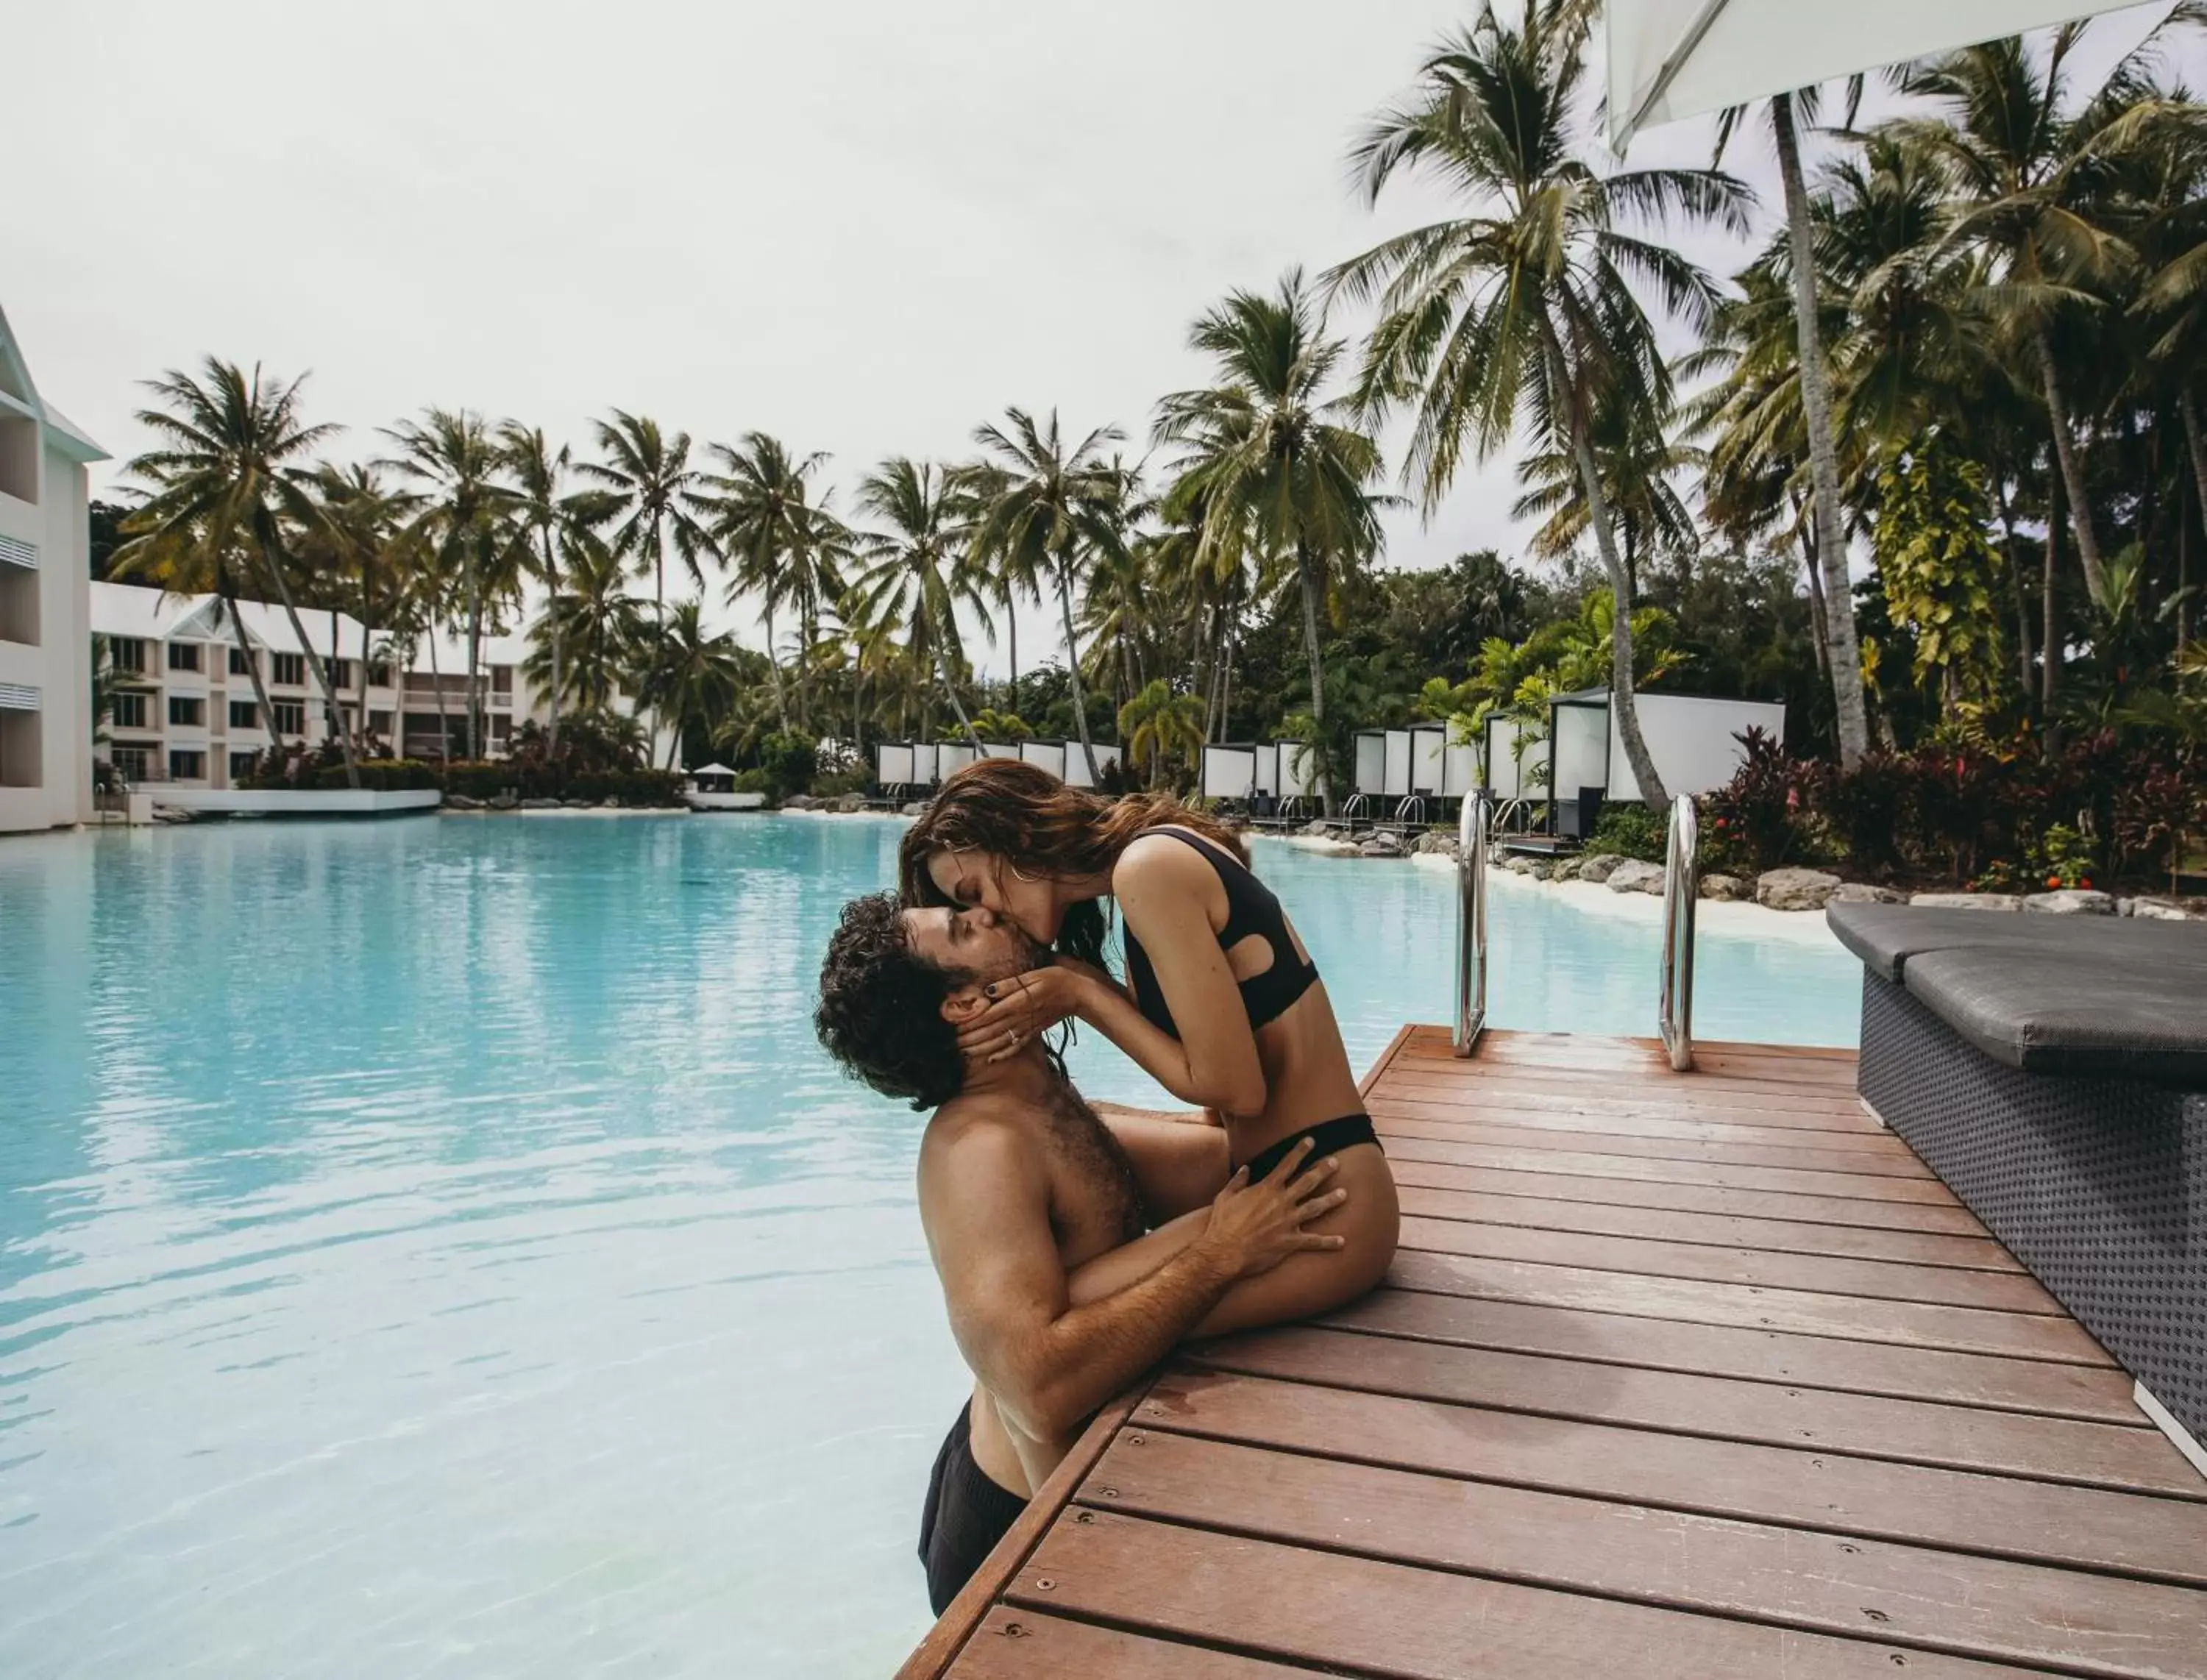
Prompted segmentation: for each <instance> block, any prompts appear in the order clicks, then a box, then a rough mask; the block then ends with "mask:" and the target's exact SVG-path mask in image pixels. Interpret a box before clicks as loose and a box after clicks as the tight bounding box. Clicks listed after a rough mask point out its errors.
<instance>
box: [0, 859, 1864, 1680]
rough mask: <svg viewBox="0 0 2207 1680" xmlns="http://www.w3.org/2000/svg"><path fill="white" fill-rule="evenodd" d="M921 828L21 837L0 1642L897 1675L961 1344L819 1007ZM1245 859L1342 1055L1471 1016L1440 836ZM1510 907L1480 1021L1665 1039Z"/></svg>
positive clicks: (1087, 1065) (1742, 973)
mask: <svg viewBox="0 0 2207 1680" xmlns="http://www.w3.org/2000/svg"><path fill="white" fill-rule="evenodd" d="M898 832H899V831H898V829H897V828H896V827H895V826H894V825H893V824H890V823H888V822H872V821H863V822H862V821H840V822H838V821H812V820H804V819H796V818H792V819H785V820H769V819H757V818H751V819H745V818H740V817H737V818H666V819H645V820H625V821H618V822H615V821H601V820H591V819H580V818H577V819H571V820H565V821H553V820H532V821H512V820H468V819H458V818H453V819H416V820H411V821H400V822H388V823H383V824H376V825H369V826H344V825H324V824H315V825H278V824H270V823H235V824H230V825H224V826H212V825H203V826H199V827H194V828H187V829H182V830H177V831H160V832H138V833H130V834H80V835H56V836H49V837H40V838H36V839H29V840H13V841H9V842H6V843H4V844H0V1675H5V1676H8V1677H11V1680H13V1677H23V1680H31V1677H45V1676H93V1675H97V1676H100V1677H103V1680H106V1677H114V1676H136V1675H141V1674H152V1673H156V1672H181V1671H186V1670H188V1669H193V1668H197V1669H199V1670H200V1671H204V1672H206V1673H209V1674H214V1675H220V1676H224V1677H230V1676H257V1675H276V1674H284V1675H293V1674H313V1675H332V1676H334V1675H347V1676H350V1675H358V1676H363V1677H365V1676H374V1677H377V1680H386V1677H392V1676H399V1675H449V1676H467V1677H482V1676H493V1675H495V1676H510V1675H544V1676H553V1675H559V1676H565V1675H579V1674H595V1673H599V1672H609V1673H631V1674H637V1675H652V1676H661V1675H673V1674H683V1673H690V1672H699V1673H704V1672H710V1673H713V1674H715V1675H727V1674H738V1673H740V1674H745V1675H749V1674H759V1675H772V1676H776V1677H780V1676H791V1677H830V1676H834V1677H841V1676H845V1675H854V1674H860V1673H885V1672H887V1671H889V1670H890V1669H891V1668H893V1667H894V1664H895V1662H896V1660H897V1659H898V1658H899V1657H900V1655H901V1653H902V1652H903V1650H904V1649H905V1648H906V1647H907V1646H908V1645H909V1643H910V1642H911V1641H912V1640H913V1639H914V1638H915V1637H916V1636H917V1635H918V1633H919V1632H920V1631H921V1630H922V1629H924V1626H925V1625H926V1623H927V1620H928V1616H927V1610H926V1605H925V1603H924V1596H923V1593H922V1588H921V1583H920V1579H919V1573H918V1566H917V1563H916V1562H915V1561H914V1559H913V1557H912V1545H913V1541H914V1538H915V1534H916V1530H917V1527H918V1507H919V1497H920V1493H921V1491H922V1486H923V1483H924V1478H925V1474H926V1470H927V1467H928V1464H929V1462H930V1460H931V1458H932V1456H933V1453H934V1450H935V1447H936V1444H937V1441H938V1440H939V1438H940V1436H941V1432H942V1429H943V1428H944V1427H945V1426H947V1425H948V1422H949V1420H950V1418H951V1416H952V1414H954V1411H955V1409H956V1408H957V1406H958V1404H959V1402H960V1397H961V1396H962V1394H963V1392H964V1390H965V1387H966V1378H965V1376H964V1373H963V1372H962V1370H961V1369H960V1366H959V1364H958V1360H957V1356H956V1353H955V1350H954V1348H953V1347H952V1345H951V1342H950V1339H949V1336H948V1330H947V1329H946V1328H945V1326H944V1324H943V1320H942V1305H941V1298H940V1296H939V1294H937V1292H936V1287H935V1282H934V1277H933V1275H932V1273H931V1271H930V1269H929V1267H928V1264H927V1259H926V1253H925V1250H924V1245H923V1243H922V1241H921V1237H920V1233H919V1228H918V1219H917V1217H916V1215H915V1214H914V1212H913V1211H912V1193H911V1168H912V1149H913V1145H914V1140H915V1139H916V1137H917V1135H918V1125H919V1120H918V1116H916V1115H912V1114H911V1113H910V1112H909V1111H908V1110H906V1109H902V1108H900V1107H899V1106H897V1105H894V1104H891V1103H886V1102H883V1101H881V1100H879V1099H876V1098H875V1097H871V1096H870V1094H868V1093H866V1092H864V1091H862V1090H860V1089H859V1088H858V1087H855V1086H852V1085H848V1084H846V1083H845V1082H844V1081H842V1080H841V1079H839V1078H838V1077H837V1076H836V1075H835V1073H834V1072H833V1070H832V1069H831V1068H830V1067H828V1065H827V1064H826V1062H825V1061H824V1059H823V1058H822V1056H821V1055H820V1053H819V1052H818V1050H817V1049H816V1046H815V1045H814V1043H813V1041H812V1037H811V1031H810V1019H809V1014H810V995H811V991H812V987H813V983H814V980H815V977H816V972H817V966H818V961H819V954H820V952H821V949H822V945H823V943H824V941H825V939H826V936H827V932H828V929H829V928H830V927H831V926H832V925H833V922H834V913H835V911H836V909H837V907H838V906H840V903H841V901H842V900H843V899H845V898H846V897H847V896H848V895H849V894H852V893H853V892H857V891H860V890H865V889H868V888H872V887H875V886H877V885H880V884H883V883H885V882H888V880H889V879H890V878H891V875H892V863H893V858H894V846H895V840H896V836H897V834H898ZM1259 868H1260V869H1261V870H1262V871H1263V872H1264V873H1265V876H1266V877H1267V878H1268V879H1269V880H1271V881H1272V882H1273V883H1274V884H1275V885H1276V887H1277V888H1278V889H1279V890H1280V891H1281V893H1282V894H1283V897H1284V898H1285V899H1286V900H1287V902H1288V905H1289V910H1290V912H1291V913H1292V914H1293V915H1294V916H1295V919H1296V922H1297V924H1298V927H1299V929H1300V930H1301V932H1302V933H1303V935H1304V937H1305V939H1306V940H1307V942H1308V943H1309V945H1310V946H1311V947H1312V948H1313V954H1314V955H1315V956H1316V958H1317V959H1318V960H1319V964H1320V966H1321V967H1322V968H1323V969H1324V970H1325V972H1326V973H1327V975H1328V977H1329V984H1330V989H1331V991H1332V993H1333V995H1334V998H1335V1001H1336V1006H1337V1009H1338V1010H1339V1012H1340V1013H1341V1016H1342V1019H1343V1030H1344V1032H1345V1033H1346V1035H1347V1036H1348V1037H1349V1043H1350V1050H1351V1053H1352V1055H1353V1056H1354V1057H1355V1060H1356V1061H1357V1062H1358V1063H1359V1065H1360V1066H1361V1065H1362V1064H1363V1063H1365V1062H1367V1061H1369V1060H1370V1058H1371V1057H1372V1056H1373V1055H1374V1054H1376V1052H1377V1051H1378V1050H1379V1049H1380V1048H1381V1047H1382V1046H1383V1045H1384V1044H1385V1042H1386V1040H1387V1038H1388V1037H1390V1036H1391V1034H1392V1032H1393V1031H1394V1029H1395V1027H1396V1026H1397V1025H1398V1024H1399V1023H1400V1022H1401V1021H1402V1020H1403V1019H1406V1018H1408V1017H1410V1016H1416V1017H1419V1018H1421V1019H1441V1018H1443V1017H1444V1015H1445V1014H1446V1013H1447V1010H1448V1007H1449V1002H1448V998H1449V993H1448V985H1449V975H1450V945H1449V942H1450V917H1451V916H1452V913H1453V909H1452V905H1453V900H1452V897H1451V894H1450V882H1449V877H1448V876H1446V875H1445V874H1444V873H1443V872H1439V871H1429V870H1420V869H1416V868H1414V867H1412V866H1410V865H1407V864H1403V865H1393V864H1385V865H1362V864H1358V865H1343V864H1337V863H1334V862H1331V861H1330V860H1325V859H1318V858H1309V857H1307V856H1305V855H1303V854H1301V853H1299V852H1291V851H1289V850H1287V849H1285V848H1280V847H1267V848H1265V849H1264V850H1263V851H1262V852H1261V853H1260V855H1259ZM1511 884H1512V886H1513V887H1514V885H1515V883H1511ZM1494 921H1495V929H1494V943H1495V948H1496V952H1497V975H1496V988H1495V995H1494V1009H1493V1019H1495V1020H1496V1021H1497V1022H1498V1024H1500V1025H1540V1026H1550V1027H1558V1028H1561V1027H1570V1028H1573V1029H1575V1030H1578V1031H1637V1032H1644V1031H1648V1015H1649V1011H1650V1009H1651V1008H1652V1005H1651V1003H1650V1002H1649V998H1650V989H1651V986H1652V980H1651V978H1650V976H1651V974H1652V970H1653V965H1654V932H1653V930H1652V929H1649V928H1646V927H1643V926H1637V925H1633V924H1618V923H1615V922H1612V921H1608V920H1606V919H1604V918H1589V917H1588V916H1585V915H1583V914H1582V913H1580V912H1574V911H1571V910H1570V909H1568V908H1567V907H1565V906H1563V905H1561V904H1560V903H1558V901H1557V900H1555V899H1554V897H1553V895H1546V894H1532V893H1529V892H1519V891H1510V890H1505V891H1501V892H1498V894H1496V904H1495V910H1494ZM1854 972H1855V971H1854V969H1853V966H1852V965H1851V963H1849V962H1847V961H1846V960H1844V959H1842V958H1839V957H1838V956H1836V954H1833V953H1831V952H1827V951H1821V950H1817V949H1815V948H1806V947H1796V946H1787V945H1782V944H1761V943H1749V942H1742V941H1725V940H1717V939H1705V941H1704V942H1703V948H1702V999H1701V1004H1700V1010H1701V1016H1702V1031H1703V1032H1704V1033H1705V1034H1706V1035H1708V1036H1711V1037H1763V1038H1795V1039H1805V1040H1808V1041H1811V1042H1847V1041H1849V1040H1851V1035H1852V1031H1853V992H1852V987H1853V984H1854V978H1853V977H1854ZM1074 1065H1075V1067H1076V1070H1077V1071H1078V1072H1079V1073H1080V1077H1081V1079H1082V1081H1083V1084H1084V1085H1085V1086H1086V1088H1087V1089H1089V1090H1090V1091H1092V1092H1093V1093H1095V1094H1098V1095H1117V1096H1122V1097H1130V1098H1134V1099H1136V1100H1140V1099H1142V1098H1143V1097H1145V1095H1147V1094H1149V1093H1146V1092H1145V1087H1144V1084H1143V1082H1142V1081H1141V1079H1140V1078H1139V1075H1134V1074H1132V1073H1129V1072H1128V1071H1127V1069H1126V1068H1125V1067H1124V1065H1123V1064H1121V1063H1117V1062H1115V1060H1114V1059H1113V1057H1112V1054H1111V1053H1110V1052H1109V1050H1108V1049H1103V1048H1101V1047H1098V1046H1096V1045H1092V1044H1084V1045H1082V1046H1080V1047H1079V1048H1078V1049H1077V1050H1076V1053H1075V1056H1074Z"/></svg>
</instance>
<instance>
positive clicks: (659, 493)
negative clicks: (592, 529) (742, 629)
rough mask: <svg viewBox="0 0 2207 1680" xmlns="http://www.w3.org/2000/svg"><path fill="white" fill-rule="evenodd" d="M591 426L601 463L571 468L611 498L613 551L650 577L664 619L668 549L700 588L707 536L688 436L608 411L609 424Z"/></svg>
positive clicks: (657, 608) (709, 547)
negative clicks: (615, 523) (670, 433)
mask: <svg viewBox="0 0 2207 1680" xmlns="http://www.w3.org/2000/svg"><path fill="white" fill-rule="evenodd" d="M590 429H591V431H592V432H593V433H594V434H595V436H596V439H597V443H598V447H599V448H600V449H601V450H603V451H605V453H606V459H605V460H603V461H584V462H583V463H581V464H580V465H579V467H578V468H577V470H578V471H579V472H581V473H582V475H583V476H584V477H585V478H588V479H590V480H592V481H595V482H596V483H598V484H601V485H603V486H604V487H606V488H607V490H609V491H611V492H612V493H613V495H614V496H615V497H616V498H618V513H617V515H616V517H619V518H620V520H621V523H620V524H619V527H618V528H617V529H615V530H614V532H613V549H614V552H615V553H619V554H621V555H623V556H624V557H625V558H628V559H634V560H635V561H636V562H637V566H638V568H639V569H640V570H641V571H643V572H645V573H647V574H648V575H649V577H651V580H652V599H653V601H654V602H655V604H656V605H655V611H656V615H657V617H658V618H659V619H661V622H664V621H665V619H666V617H667V541H668V539H669V538H670V537H671V538H672V539H673V543H674V552H675V553H676V555H677V556H679V558H680V559H681V561H682V563H683V565H686V566H687V567H689V569H690V577H691V581H692V582H693V583H696V584H697V587H698V588H699V589H703V588H704V587H705V567H704V559H703V557H704V556H706V555H709V553H711V552H712V544H711V539H710V538H709V536H708V535H706V531H705V528H704V526H703V523H700V519H699V515H700V513H701V512H702V511H703V508H702V505H701V504H700V503H699V501H698V499H697V481H698V475H697V470H696V469H694V468H692V467H691V464H690V434H689V433H687V432H677V433H675V434H674V435H673V437H672V438H668V437H667V435H666V434H665V433H662V432H661V430H660V429H659V422H658V421H655V420H647V419H643V418H639V417H638V416H636V415H632V414H630V413H629V412H628V411H627V410H624V409H615V410H613V419H612V421H610V422H608V421H602V420H595V421H591V422H590Z"/></svg>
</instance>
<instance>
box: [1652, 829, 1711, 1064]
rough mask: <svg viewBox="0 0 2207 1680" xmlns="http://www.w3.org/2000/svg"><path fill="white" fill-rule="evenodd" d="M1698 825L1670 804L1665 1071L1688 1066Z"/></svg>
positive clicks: (1662, 992)
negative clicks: (1668, 1058)
mask: <svg viewBox="0 0 2207 1680" xmlns="http://www.w3.org/2000/svg"><path fill="white" fill-rule="evenodd" d="M1700 846H1701V819H1700V817H1699V816H1697V815H1696V812H1695V810H1694V802H1693V800H1692V799H1691V798H1689V797H1688V796H1687V795H1685V794H1684V793H1681V794H1680V795H1678V798H1675V799H1673V800H1672V802H1671V834H1670V839H1669V841H1668V843H1667V844H1666V846H1665V847H1664V852H1663V978H1662V983H1661V985H1660V988H1659V995H1658V1001H1657V1017H1656V1025H1657V1028H1658V1030H1659V1031H1660V1032H1661V1033H1662V1035H1663V1048H1664V1049H1666V1050H1668V1051H1670V1053H1671V1066H1672V1067H1674V1068H1676V1069H1678V1071H1679V1072H1680V1073H1684V1072H1685V1070H1686V1069H1687V1068H1689V1067H1692V1066H1693V1065H1694V906H1695V905H1696V903H1697V902H1699V900H1700V898H1701V887H1702V882H1701V860H1700V858H1699V855H1698V854H1699V851H1700Z"/></svg>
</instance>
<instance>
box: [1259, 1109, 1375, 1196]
mask: <svg viewBox="0 0 2207 1680" xmlns="http://www.w3.org/2000/svg"><path fill="white" fill-rule="evenodd" d="M1305 1138H1308V1139H1310V1140H1311V1151H1310V1153H1309V1154H1308V1155H1307V1156H1306V1157H1304V1159H1303V1170H1304V1171H1307V1170H1308V1169H1309V1168H1310V1164H1311V1163H1312V1162H1313V1161H1322V1160H1324V1159H1325V1157H1327V1156H1329V1155H1338V1154H1339V1153H1340V1152H1341V1151H1343V1150H1344V1149H1349V1148H1353V1147H1354V1146H1355V1145H1358V1144H1371V1145H1374V1146H1375V1147H1376V1146H1377V1145H1379V1133H1377V1132H1375V1131H1373V1129H1372V1116H1371V1115H1342V1117H1341V1118H1340V1119H1338V1120H1323V1121H1319V1123H1318V1124H1317V1125H1315V1126H1306V1127H1303V1129H1302V1130H1301V1131H1300V1132H1290V1133H1289V1134H1288V1135H1287V1136H1286V1137H1284V1138H1283V1139H1280V1140H1279V1142H1277V1143H1276V1144H1268V1145H1265V1147H1264V1148H1263V1149H1260V1150H1259V1151H1257V1152H1256V1153H1255V1154H1254V1155H1253V1156H1251V1157H1249V1182H1250V1183H1252V1184H1254V1183H1256V1182H1257V1181H1258V1180H1259V1179H1261V1178H1263V1177H1265V1175H1268V1174H1269V1173H1271V1170H1272V1169H1273V1168H1275V1167H1277V1166H1278V1165H1279V1164H1280V1163H1281V1162H1283V1161H1284V1160H1286V1159H1287V1158H1288V1151H1289V1150H1291V1149H1293V1148H1294V1147H1295V1145H1297V1144H1299V1143H1301V1141H1302V1140H1303V1139H1305ZM1296 1176H1297V1177H1299V1178H1300V1177H1301V1173H1300V1172H1299V1173H1297V1174H1296Z"/></svg>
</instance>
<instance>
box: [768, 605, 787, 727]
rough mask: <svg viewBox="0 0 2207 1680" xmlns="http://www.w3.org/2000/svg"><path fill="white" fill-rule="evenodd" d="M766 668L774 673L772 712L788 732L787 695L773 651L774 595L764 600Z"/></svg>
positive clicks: (779, 665)
mask: <svg viewBox="0 0 2207 1680" xmlns="http://www.w3.org/2000/svg"><path fill="white" fill-rule="evenodd" d="M766 668H767V669H768V670H769V671H770V672H772V673H774V714H775V717H776V718H777V719H779V720H781V728H782V732H783V733H784V734H787V733H788V732H789V697H788V696H787V694H785V693H784V692H783V691H782V686H781V660H780V659H778V658H776V657H775V651H774V597H773V596H772V595H769V596H768V597H767V602H766Z"/></svg>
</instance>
